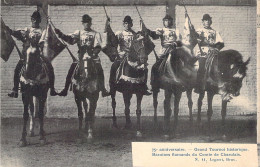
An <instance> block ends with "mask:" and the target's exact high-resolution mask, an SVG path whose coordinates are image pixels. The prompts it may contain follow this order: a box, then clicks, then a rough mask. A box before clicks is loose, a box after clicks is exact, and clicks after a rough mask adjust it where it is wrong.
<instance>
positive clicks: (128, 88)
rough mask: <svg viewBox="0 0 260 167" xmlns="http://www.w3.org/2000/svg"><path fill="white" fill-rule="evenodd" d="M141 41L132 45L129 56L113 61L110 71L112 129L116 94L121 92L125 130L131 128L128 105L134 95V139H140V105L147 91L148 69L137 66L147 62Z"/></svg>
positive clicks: (114, 122) (114, 121) (115, 122)
mask: <svg viewBox="0 0 260 167" xmlns="http://www.w3.org/2000/svg"><path fill="white" fill-rule="evenodd" d="M144 51H145V50H144V45H143V41H142V39H141V38H140V40H139V39H137V40H135V41H134V42H133V43H132V46H131V48H130V53H129V55H127V56H125V57H124V58H119V57H118V59H117V60H115V61H114V63H113V64H112V66H111V70H110V79H109V85H110V95H111V98H112V104H111V105H112V110H113V117H112V120H113V127H115V128H118V125H117V118H116V115H115V110H116V100H115V96H116V92H121V93H122V94H123V98H124V104H125V119H126V123H125V127H124V128H125V129H130V128H131V127H132V122H131V118H130V104H131V102H130V101H131V99H132V96H133V95H134V94H135V95H136V100H137V108H136V116H137V128H136V137H142V132H141V113H142V111H141V103H142V98H143V95H144V93H145V91H146V89H147V87H146V82H147V73H148V69H147V68H143V67H144V66H143V67H141V66H140V65H138V64H139V63H140V62H141V63H144V62H145V61H146V60H147V57H146V54H145V52H144Z"/></svg>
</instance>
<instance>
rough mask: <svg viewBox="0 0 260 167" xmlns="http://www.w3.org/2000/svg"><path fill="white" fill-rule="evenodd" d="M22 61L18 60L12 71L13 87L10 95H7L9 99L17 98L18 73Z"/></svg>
mask: <svg viewBox="0 0 260 167" xmlns="http://www.w3.org/2000/svg"><path fill="white" fill-rule="evenodd" d="M23 64H24V63H23V60H19V62H18V63H17V65H16V67H15V70H14V87H13V90H12V92H11V93H8V96H9V97H13V98H17V97H18V88H19V82H20V72H21V69H22V67H23Z"/></svg>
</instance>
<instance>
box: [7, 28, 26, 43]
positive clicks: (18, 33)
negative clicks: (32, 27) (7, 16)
mask: <svg viewBox="0 0 260 167" xmlns="http://www.w3.org/2000/svg"><path fill="white" fill-rule="evenodd" d="M8 31H9V32H10V34H11V35H12V36H14V37H15V38H16V39H17V40H19V41H22V42H25V41H26V37H27V35H26V33H27V31H28V28H25V29H17V30H12V29H10V28H9V27H8Z"/></svg>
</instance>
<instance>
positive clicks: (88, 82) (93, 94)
mask: <svg viewBox="0 0 260 167" xmlns="http://www.w3.org/2000/svg"><path fill="white" fill-rule="evenodd" d="M88 57H89V56H88V54H87V53H86V54H85V55H84V56H83V58H82V59H79V61H78V64H77V66H76V69H75V72H74V74H73V80H72V90H73V93H74V98H75V102H76V104H77V108H78V118H79V137H80V138H82V137H85V135H84V131H83V130H82V121H83V112H82V106H83V108H84V110H85V130H86V131H87V136H86V139H87V141H88V142H91V141H92V139H93V128H94V119H95V111H96V107H97V101H98V99H99V92H100V89H99V87H98V78H97V71H96V68H95V62H94V60H92V59H91V58H88ZM87 99H88V100H89V108H88V102H87ZM82 104H83V105H82Z"/></svg>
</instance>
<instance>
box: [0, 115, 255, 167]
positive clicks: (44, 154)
mask: <svg viewBox="0 0 260 167" xmlns="http://www.w3.org/2000/svg"><path fill="white" fill-rule="evenodd" d="M172 120H173V119H172ZM202 120H203V121H202V122H203V124H202V126H201V128H200V129H199V128H198V127H197V126H196V125H195V124H194V126H190V124H189V121H188V117H184V116H181V117H180V121H179V127H178V135H177V137H175V138H171V139H170V140H168V141H165V140H164V139H163V138H162V136H163V133H162V127H163V126H162V123H163V118H162V117H159V124H158V128H154V124H153V118H152V117H142V128H143V138H142V139H137V138H136V137H135V127H133V129H132V130H123V129H120V130H117V129H113V128H111V119H110V118H100V117H99V118H97V119H96V122H95V126H96V127H95V133H94V137H95V140H94V141H93V142H92V143H87V142H85V143H78V142H77V141H78V140H77V136H78V130H77V128H78V127H77V126H78V120H77V119H74V118H73V119H57V118H46V119H45V131H46V133H47V135H46V138H47V144H46V145H43V146H42V145H41V144H40V142H39V136H38V129H39V126H38V121H37V126H36V130H35V133H36V136H35V137H28V138H27V140H28V142H29V143H30V144H29V145H28V146H27V147H22V148H21V147H19V146H18V145H17V144H18V142H19V140H20V137H21V132H22V122H23V120H22V119H21V118H2V120H1V166H3V167H6V166H8V167H9V166H10V167H15V166H19V167H20V166H21V167H36V166H48V167H52V166H53V167H57V166H62V167H65V166H70V167H71V166H75V167H80V166H87V167H92V166H93V167H96V166H97V167H103V166H104V167H106V166H108V167H111V166H115V167H130V166H132V153H131V142H133V141H142V142H185V143H190V142H199V143H206V142H217V143H219V142H225V143H256V115H251V116H228V117H227V127H226V128H225V131H226V134H228V136H227V141H222V140H221V136H222V132H223V129H221V128H220V127H221V126H220V125H221V121H220V118H215V119H213V121H212V125H213V126H212V129H211V137H210V138H209V137H208V136H207V130H206V129H207V128H206V127H207V126H206V125H207V124H206V115H203V119H202ZM124 122H125V121H124V117H119V118H118V124H119V126H120V127H123V126H124ZM132 122H133V125H134V126H135V123H136V118H135V117H134V118H132ZM209 139H211V140H209Z"/></svg>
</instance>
